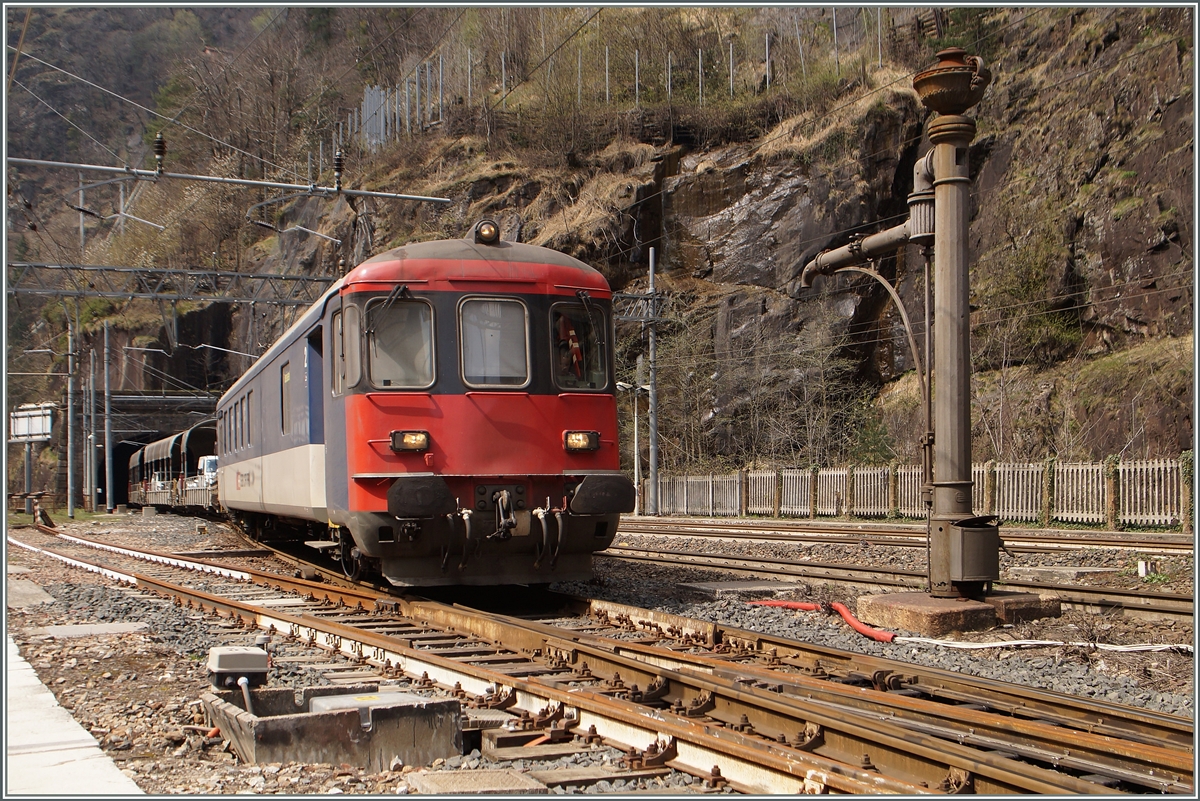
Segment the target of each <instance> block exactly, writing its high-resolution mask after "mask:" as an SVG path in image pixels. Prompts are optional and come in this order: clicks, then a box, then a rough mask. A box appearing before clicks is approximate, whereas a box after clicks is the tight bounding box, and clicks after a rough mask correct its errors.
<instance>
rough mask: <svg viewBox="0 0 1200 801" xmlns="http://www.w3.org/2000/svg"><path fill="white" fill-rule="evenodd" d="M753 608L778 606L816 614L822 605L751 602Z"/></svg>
mask: <svg viewBox="0 0 1200 801" xmlns="http://www.w3.org/2000/svg"><path fill="white" fill-rule="evenodd" d="M750 605H751V606H778V607H780V608H782V609H798V610H800V611H801V612H815V611H817V610H818V609H820V608H821V605H820V604H810V603H805V602H804V601H751V602H750Z"/></svg>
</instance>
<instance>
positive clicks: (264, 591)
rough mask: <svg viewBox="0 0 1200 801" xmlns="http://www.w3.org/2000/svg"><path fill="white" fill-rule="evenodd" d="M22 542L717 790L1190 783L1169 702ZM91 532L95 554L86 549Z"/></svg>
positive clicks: (545, 736)
mask: <svg viewBox="0 0 1200 801" xmlns="http://www.w3.org/2000/svg"><path fill="white" fill-rule="evenodd" d="M9 539H10V542H11V543H13V544H17V541H16V540H14V538H13V537H12V536H11V535H10V538H9ZM20 544H21V545H22V546H23V547H36V548H40V549H41V551H42V552H43V553H45V554H47V555H50V554H51V552H55V553H57V554H58V556H59V558H67V559H73V560H74V562H75V563H76V564H79V565H80V566H83V564H84V563H85V562H93V563H94V562H96V561H100V562H102V563H103V564H102V565H101V566H99V567H92V568H91V569H101V570H108V571H110V575H113V577H114V578H118V580H124V581H127V582H131V583H134V584H135V586H137V587H138V588H139V589H142V590H145V591H148V592H154V593H157V594H160V595H164V596H166V597H170V598H173V599H175V600H176V602H177V603H181V604H187V605H189V606H192V607H195V608H199V609H202V610H204V611H206V612H212V613H216V614H219V615H221V616H223V617H226V618H229V619H231V620H234V621H237V622H240V623H241V624H244V625H247V626H254V627H257V628H259V629H264V630H267V631H272V632H274V633H275V634H276V635H280V636H282V637H283V638H284V639H285V640H286V641H287V642H288V643H289V644H293V645H296V646H299V647H307V648H310V649H311V648H314V647H315V648H321V649H323V650H324V651H327V652H329V653H330V654H331V655H341V656H342V657H345V658H348V660H349V661H350V662H351V663H352V665H353V667H354V668H357V670H351V671H348V672H347V674H345V675H344V679H345V680H347V681H350V680H357V681H361V680H363V678H365V677H366V676H368V675H375V676H378V677H380V678H388V679H396V678H399V677H400V676H402V675H403V676H406V677H407V679H408V681H410V682H412V683H414V684H415V685H416V686H418V687H421V686H426V687H430V688H433V687H436V688H439V689H440V690H442V691H444V692H451V693H455V694H456V695H459V696H460V697H461V698H463V701H464V706H466V707H468V709H467V710H466V712H467V718H468V720H470V719H471V716H472V714H475V715H476V717H477V718H479V719H482V718H484V717H489V718H490V719H491V720H492V721H493V722H494V721H495V720H496V716H497V715H499V716H500V717H502V718H505V719H506V720H507V721H508V722H509V725H508V727H507V728H508V729H509V730H515V731H516V732H523V733H524V734H527V735H529V741H533V740H534V739H539V741H540V742H541V743H542V745H536V746H533V748H544V747H546V746H557V747H559V748H560V749H562V748H568V747H582V745H581V744H582V743H585V742H586V741H588V740H593V739H596V738H599V739H600V740H601V741H603V742H605V743H607V744H609V745H613V746H615V747H619V748H621V749H622V750H624V751H625V752H626V765H627V767H628V768H629V769H630V770H654V769H667V768H670V769H676V770H684V771H687V772H689V773H691V774H692V775H696V776H699V777H701V778H703V779H704V781H705V782H707V784H708V786H709V787H712V788H716V787H720V786H722V785H725V784H728V786H730V787H732V788H733V789H736V790H738V791H742V792H754V793H781V792H804V791H807V792H814V791H817V792H819V791H830V792H853V793H872V794H878V793H904V794H918V793H926V792H939V791H940V792H947V791H956V792H962V791H973V792H976V793H997V794H998V793H1055V794H1060V793H1063V794H1065V793H1105V792H1111V791H1113V790H1114V789H1116V790H1118V791H1129V792H1169V793H1176V794H1188V793H1191V792H1192V787H1193V775H1192V762H1193V752H1192V732H1193V729H1192V726H1191V724H1190V722H1189V721H1187V720H1184V719H1182V718H1176V717H1173V716H1169V715H1161V714H1156V713H1152V712H1146V711H1144V710H1138V709H1133V708H1129V707H1122V706H1118V705H1113V704H1103V703H1101V704H1096V703H1093V702H1084V701H1082V700H1080V699H1074V698H1070V697H1068V696H1062V695H1059V694H1055V693H1049V692H1046V691H1039V690H1031V689H1027V688H1021V687H1015V686H1010V685H1004V684H1002V683H1000V682H990V681H986V680H979V679H975V678H970V677H963V676H959V675H957V674H953V673H946V672H944V671H937V670H931V669H927V668H921V667H917V666H914V665H910V664H907V663H899V662H891V661H889V660H883V659H879V658H872V657H863V656H861V655H857V654H849V653H845V652H838V651H831V650H829V649H821V648H816V647H813V646H808V645H805V644H802V643H796V642H791V641H786V640H782V639H776V638H771V637H767V636H763V635H760V634H755V633H751V632H744V631H739V630H737V629H731V628H728V627H722V626H717V625H715V624H710V623H705V622H701V621H695V620H689V619H685V618H678V617H673V616H670V615H663V614H661V613H656V612H653V611H649V610H642V609H636V608H632V607H624V606H620V605H616V604H611V603H605V602H601V601H594V600H593V601H588V600H584V599H571V600H569V601H565V602H564V604H563V608H560V609H559V610H558V611H557V612H556V615H557V616H556V617H554V618H551V619H549V620H546V619H542V620H528V619H520V618H513V617H510V616H506V615H501V614H498V613H491V612H482V611H478V610H472V609H467V608H463V607H456V606H450V605H446V604H442V603H437V602H432V601H426V600H418V599H412V598H397V597H395V596H391V595H387V594H384V593H380V592H376V591H373V590H369V589H366V588H350V587H337V586H333V585H332V584H330V583H327V582H314V581H308V580H305V579H296V578H288V577H283V576H279V575H274V574H269V573H263V572H260V571H253V570H243V569H237V568H234V567H231V566H228V565H219V564H216V563H213V562H208V561H203V562H201V561H199V560H183V559H180V558H179V557H177V556H173V555H169V554H153V553H143V554H135V553H134V552H132V551H130V550H129V549H116V550H114V549H112V546H106V545H103V544H101V543H95V542H89V541H85V540H83V539H82V538H71V539H69V540H67V539H64V538H62V537H57V538H54V540H53V541H51V540H50V536H49V535H44V540H43V541H42V542H40V543H33V542H24V543H20ZM51 545H52V546H53V547H50V546H51ZM96 546H99V547H101V548H105V549H108V550H106V551H105V552H104V553H103V554H101V555H100V558H99V559H96V558H95V557H93V558H92V559H87V560H85V559H83V558H82V557H81V555H80V554H79V551H81V550H82V549H84V548H89V549H94V548H95V547H96ZM68 550H70V551H71V553H66V551H68ZM93 552H95V551H93ZM135 557H140V559H141V560H142V561H139V562H137V563H133V562H132V560H133V559H134V558H135ZM146 559H149V560H153V561H150V562H147V561H144V560H146ZM189 563H190V564H189ZM133 567H138V568H139V569H132V568H133ZM189 585H190V586H189ZM564 615H565V616H564ZM285 658H286V655H285ZM350 673H356V674H358V675H353V676H352V675H349V674H350ZM473 710H474V711H473ZM485 711H486V713H485ZM480 731H481V732H482V731H483V729H480ZM480 736H481V738H484V734H480ZM518 739H519V738H518ZM497 740H498V738H495V737H493V738H492V739H491V740H490V742H492V743H495V742H497ZM484 741H485V743H486V742H489V740H487V739H486V738H485V739H484ZM503 742H507V743H510V746H509V747H511V743H512V741H511V740H503ZM499 747H504V746H499ZM485 753H486V750H485ZM530 756H532V753H530Z"/></svg>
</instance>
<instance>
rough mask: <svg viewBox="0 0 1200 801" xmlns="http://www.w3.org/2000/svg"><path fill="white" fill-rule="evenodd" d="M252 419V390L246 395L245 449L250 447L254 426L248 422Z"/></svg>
mask: <svg viewBox="0 0 1200 801" xmlns="http://www.w3.org/2000/svg"><path fill="white" fill-rule="evenodd" d="M253 418H254V390H250V391H249V392H247V393H246V447H250V443H251V442H252V441H253V437H254V426H253V425H251V423H250V421H251V420H252V419H253Z"/></svg>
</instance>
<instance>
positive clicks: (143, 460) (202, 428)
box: [129, 417, 217, 467]
mask: <svg viewBox="0 0 1200 801" xmlns="http://www.w3.org/2000/svg"><path fill="white" fill-rule="evenodd" d="M216 435H217V420H216V418H215V417H209V418H207V419H205V420H201V421H200V422H199V423H196V425H194V426H192V427H191V428H189V429H187V430H186V431H180V432H179V433H178V434H172V435H171V436H169V437H163V438H162V439H160V440H155V441H154V442H151V443H150V444H149V445H146V446H145V447H142V448H138V449H137V450H136V451H134V452H133V455H132V456H130V457H129V466H130V467H134V466H136V465H139V464H147V463H149V462H157V461H161V460H163V459H170V458H172V456H173V455H174V454H175V453H177V452H178V453H186V452H187V450H188V444H189V440H190V441H191V442H193V443H194V442H199V443H200V447H202V448H205V449H207V448H211V447H213V445H214V444H215V443H216ZM176 443H178V445H179V447H178V448H176V447H175V445H176Z"/></svg>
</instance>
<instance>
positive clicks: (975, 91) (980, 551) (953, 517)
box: [913, 47, 1000, 598]
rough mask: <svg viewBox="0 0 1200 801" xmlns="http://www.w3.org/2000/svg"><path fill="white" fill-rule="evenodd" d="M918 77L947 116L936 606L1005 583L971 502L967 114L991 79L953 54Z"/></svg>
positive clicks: (939, 183)
mask: <svg viewBox="0 0 1200 801" xmlns="http://www.w3.org/2000/svg"><path fill="white" fill-rule="evenodd" d="M937 58H938V63H937V64H936V65H934V66H932V67H930V68H929V69H927V70H925V71H923V72H920V73H918V74H917V75H916V76H915V77H914V78H913V88H914V89H916V91H917V93H918V94H919V95H920V97H921V102H922V103H923V104H924V105H925V107H926V108H928V109H929V110H931V111H934V112H937V116H936V117H934V118H933V119H932V120H931V121H930V122H929V125H928V133H929V140H930V141H931V142H932V143H933V149H934V153H933V187H934V206H935V223H934V241H933V249H934V316H933V333H934V370H933V373H934V376H935V382H936V386H937V391H936V393H935V397H934V406H933V408H934V431H935V438H934V482H933V513H932V517H931V521H930V532H929V591H930V594H931V595H932V596H934V597H935V598H951V597H957V596H959V595H963V596H968V597H978V596H980V595H982V594H983V592H984V591H985V590H986V588H987V587H988V586H989V585H990V582H991V581H993V580H995V579H997V578H999V544H1000V543H999V531H998V529H997V528H996V526H995V525H994V522H995V521H994V519H991V518H984V519H981V518H975V517H973V514H974V513H973V511H972V503H971V402H970V397H971V396H970V388H971V385H970V382H971V342H970V331H971V328H970V309H969V306H968V289H969V282H968V267H969V264H970V261H969V256H970V254H969V252H968V235H969V224H970V192H971V171H970V161H969V158H968V154H969V152H970V151H969V149H970V145H971V140H973V139H974V138H975V121H974V120H973V119H971V118H970V117H965V116H963V114H964V112H966V111H967V109H969V108H971V107H972V106H974V105H975V104H976V103H978V102H979V101H980V99H982V97H983V92H984V90H985V89H986V88H987V85H988V83H989V82H990V81H991V77H992V75H991V72H989V71H988V70H987V69H985V68H984V66H983V62H982V61H981V60H980V59H979V58H978V57H977V56H971V55H967V52H966V51H965V50H962V49H961V48H957V47H952V48H948V49H946V50H943V51H941V52H940V53H938V54H937Z"/></svg>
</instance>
